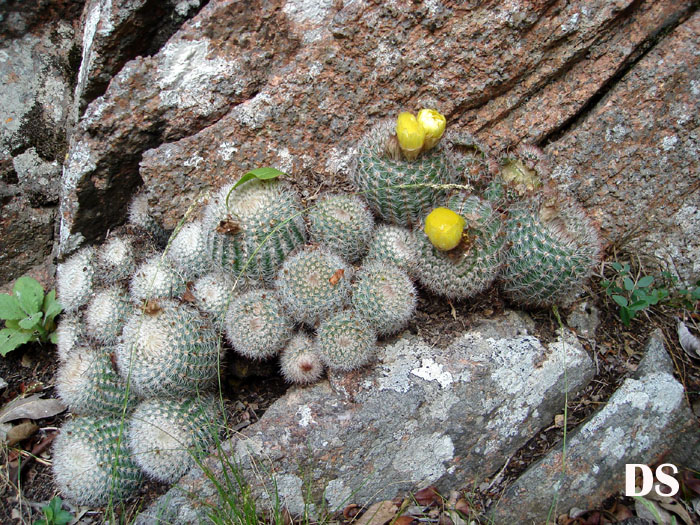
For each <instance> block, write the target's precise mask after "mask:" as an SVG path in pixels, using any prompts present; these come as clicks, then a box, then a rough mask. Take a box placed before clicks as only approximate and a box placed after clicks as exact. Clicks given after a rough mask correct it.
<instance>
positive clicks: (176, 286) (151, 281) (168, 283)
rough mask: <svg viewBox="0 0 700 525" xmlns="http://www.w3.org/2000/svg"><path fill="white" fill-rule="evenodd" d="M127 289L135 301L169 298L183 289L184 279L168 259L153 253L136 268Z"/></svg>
mask: <svg viewBox="0 0 700 525" xmlns="http://www.w3.org/2000/svg"><path fill="white" fill-rule="evenodd" d="M129 291H130V293H131V298H132V299H133V300H134V301H135V302H137V303H139V302H141V301H146V300H149V299H160V298H166V299H169V298H172V297H177V296H178V295H181V294H182V293H183V292H184V291H185V280H184V279H183V278H182V276H181V275H180V274H179V273H178V272H177V270H175V268H173V266H172V265H171V264H170V261H169V260H168V259H165V258H163V257H162V256H161V255H154V256H152V257H150V258H148V259H147V260H146V261H144V262H143V263H141V265H139V267H138V268H137V269H136V272H134V275H133V276H132V277H131V283H130V284H129Z"/></svg>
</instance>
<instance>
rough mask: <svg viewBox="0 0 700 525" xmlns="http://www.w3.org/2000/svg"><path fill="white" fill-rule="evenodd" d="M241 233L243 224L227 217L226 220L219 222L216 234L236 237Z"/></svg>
mask: <svg viewBox="0 0 700 525" xmlns="http://www.w3.org/2000/svg"><path fill="white" fill-rule="evenodd" d="M239 231H241V223H240V222H237V221H235V220H234V219H233V218H232V217H230V216H227V217H226V218H225V219H224V220H222V221H221V222H219V225H218V226H217V227H216V233H221V234H223V235H234V234H236V233H238V232H239Z"/></svg>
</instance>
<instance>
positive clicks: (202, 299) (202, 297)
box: [191, 272, 247, 326]
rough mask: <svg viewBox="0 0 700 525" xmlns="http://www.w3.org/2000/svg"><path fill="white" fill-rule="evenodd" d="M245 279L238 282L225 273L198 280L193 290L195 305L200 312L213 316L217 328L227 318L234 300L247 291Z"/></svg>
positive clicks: (210, 274) (209, 274)
mask: <svg viewBox="0 0 700 525" xmlns="http://www.w3.org/2000/svg"><path fill="white" fill-rule="evenodd" d="M246 287H247V283H246V281H245V279H240V280H239V281H238V282H236V280H235V279H234V278H233V277H231V276H230V275H229V274H227V273H224V272H212V273H207V274H205V275H203V276H201V277H200V278H199V279H197V280H196V281H195V282H194V284H193V286H192V289H191V292H192V295H193V296H194V305H195V306H196V307H197V308H199V310H200V311H202V312H205V313H207V314H208V315H209V316H211V318H212V321H213V322H214V324H215V326H218V325H219V324H220V323H221V321H223V319H224V317H225V316H226V311H227V310H228V307H229V305H230V304H231V302H232V300H233V298H234V297H235V296H236V295H239V294H240V292H241V291H243V290H245V289H246Z"/></svg>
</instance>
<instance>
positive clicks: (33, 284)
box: [12, 275, 44, 315]
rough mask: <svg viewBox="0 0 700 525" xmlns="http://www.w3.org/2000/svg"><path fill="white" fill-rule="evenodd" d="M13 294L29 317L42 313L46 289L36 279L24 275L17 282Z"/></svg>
mask: <svg viewBox="0 0 700 525" xmlns="http://www.w3.org/2000/svg"><path fill="white" fill-rule="evenodd" d="M12 293H13V294H14V296H15V297H16V298H17V302H18V303H19V306H20V307H21V308H22V310H24V311H25V312H26V313H27V315H31V314H33V313H36V312H40V311H41V305H42V303H43V302H44V289H43V288H42V286H41V285H40V284H39V282H38V281H37V280H36V279H32V278H31V277H28V276H26V275H23V276H22V277H20V278H19V279H17V280H16V281H15V285H14V286H13V288H12Z"/></svg>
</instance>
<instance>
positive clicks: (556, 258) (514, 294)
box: [502, 199, 601, 308]
mask: <svg viewBox="0 0 700 525" xmlns="http://www.w3.org/2000/svg"><path fill="white" fill-rule="evenodd" d="M506 232H507V239H508V243H509V246H510V249H509V250H508V253H507V258H506V266H505V268H504V271H503V275H502V281H503V290H504V291H505V293H506V294H507V295H508V296H509V297H510V298H511V299H512V300H513V301H514V302H516V303H517V304H520V305H522V306H528V307H535V308H540V307H546V306H551V305H552V304H559V305H564V306H565V305H567V304H568V303H570V302H571V301H572V300H574V299H575V298H576V296H577V295H578V294H579V293H581V292H582V291H583V285H584V283H585V281H586V279H587V278H588V277H589V276H590V275H591V273H592V272H593V269H594V268H595V266H596V265H597V264H598V262H599V261H600V253H601V250H600V237H599V235H598V232H597V231H596V229H595V227H594V226H593V225H592V223H591V222H590V220H589V219H588V217H587V216H586V215H585V213H584V212H583V210H582V209H581V208H580V207H579V206H578V205H577V204H576V203H574V202H573V201H571V200H568V199H567V200H564V201H562V202H559V203H557V204H556V205H552V206H550V205H544V204H540V202H539V200H534V201H530V202H525V203H520V204H518V205H515V206H514V207H512V208H511V210H510V213H509V218H508V220H507V222H506Z"/></svg>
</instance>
